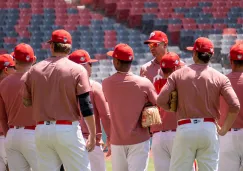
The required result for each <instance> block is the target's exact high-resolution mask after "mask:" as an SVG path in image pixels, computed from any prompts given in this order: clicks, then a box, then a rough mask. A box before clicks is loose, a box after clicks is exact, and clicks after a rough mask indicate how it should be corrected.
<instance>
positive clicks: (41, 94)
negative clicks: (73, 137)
mask: <svg viewBox="0 0 243 171" xmlns="http://www.w3.org/2000/svg"><path fill="white" fill-rule="evenodd" d="M82 74H86V75H87V72H86V70H85V69H84V68H83V67H82V66H81V65H78V64H76V63H74V62H72V61H70V60H68V58H66V57H64V58H58V57H50V58H48V59H46V60H44V61H42V62H40V63H38V64H36V65H35V66H33V67H32V68H31V70H30V72H29V80H27V84H28V83H29V84H30V85H31V86H30V87H31V89H32V103H33V107H34V113H35V115H36V114H37V113H38V115H37V116H38V118H36V120H37V121H43V120H47V119H48V120H79V119H80V110H79V106H78V102H77V92H80V90H77V88H76V87H77V84H79V83H80V82H79V80H80V79H81V78H80V77H81V75H82ZM84 84H89V83H88V82H87V83H86V82H84ZM81 87H82V86H81ZM88 91H89V90H88ZM84 92H85V90H84Z"/></svg>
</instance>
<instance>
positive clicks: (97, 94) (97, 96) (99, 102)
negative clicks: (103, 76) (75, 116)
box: [94, 84, 110, 139]
mask: <svg viewBox="0 0 243 171" xmlns="http://www.w3.org/2000/svg"><path fill="white" fill-rule="evenodd" d="M94 101H95V105H96V108H97V110H98V113H99V116H100V119H101V122H102V126H103V128H104V130H105V133H106V135H107V139H109V138H110V110H109V106H108V103H107V102H106V99H105V96H104V93H103V91H102V86H101V85H100V84H99V85H97V86H96V90H95V91H94Z"/></svg>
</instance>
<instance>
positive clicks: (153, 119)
mask: <svg viewBox="0 0 243 171" xmlns="http://www.w3.org/2000/svg"><path fill="white" fill-rule="evenodd" d="M161 123H162V121H161V117H160V114H159V109H158V108H157V107H156V106H147V107H145V108H144V109H143V111H142V127H143V128H147V127H149V126H151V125H156V124H161Z"/></svg>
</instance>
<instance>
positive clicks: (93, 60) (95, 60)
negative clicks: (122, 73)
mask: <svg viewBox="0 0 243 171" xmlns="http://www.w3.org/2000/svg"><path fill="white" fill-rule="evenodd" d="M88 62H91V63H94V62H98V60H97V59H90V60H89V61H88Z"/></svg>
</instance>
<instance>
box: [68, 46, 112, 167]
mask: <svg viewBox="0 0 243 171" xmlns="http://www.w3.org/2000/svg"><path fill="white" fill-rule="evenodd" d="M68 58H69V59H70V60H71V61H73V62H75V63H77V64H81V65H82V66H83V67H84V68H85V69H86V70H87V72H88V75H89V77H90V76H91V72H92V63H94V62H97V61H98V60H96V59H91V58H90V56H89V54H88V52H87V51H85V50H76V51H74V52H73V53H72V54H71V55H70V56H69V57H68ZM90 86H91V91H90V98H91V102H92V104H93V108H94V115H95V124H96V146H95V149H94V150H93V151H92V152H90V153H89V160H90V165H91V171H105V170H106V167H105V157H104V153H103V150H102V147H101V144H100V142H101V140H102V129H101V123H100V121H101V122H102V125H103V127H104V130H105V133H106V135H107V144H109V139H110V111H109V106H108V104H107V102H106V100H105V97H104V93H103V91H102V86H101V84H100V83H98V82H96V81H94V80H92V79H90ZM80 124H81V128H82V133H83V136H84V138H85V139H88V136H89V130H88V128H87V126H86V124H85V122H84V119H83V118H82V119H81V121H80ZM108 148H109V147H108ZM109 153H110V150H109Z"/></svg>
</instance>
